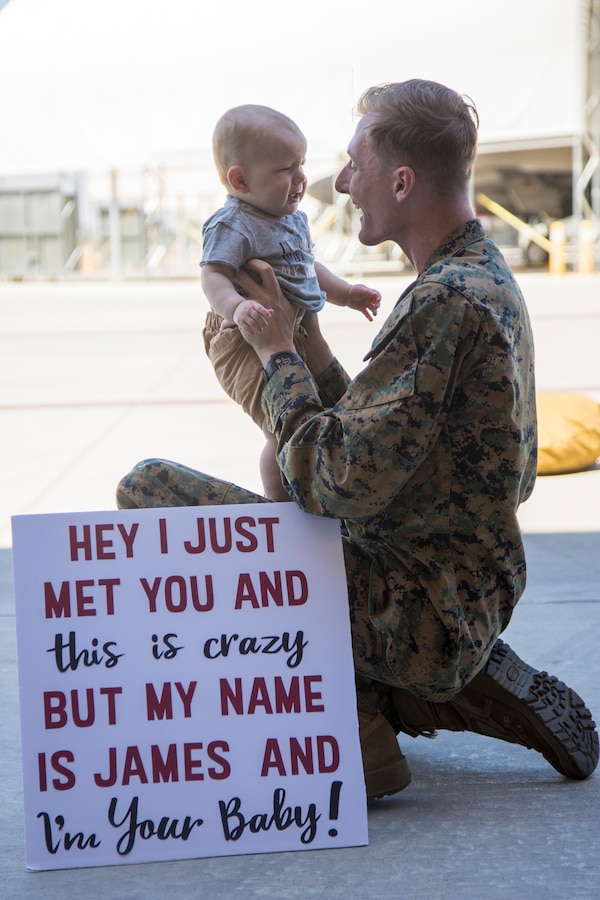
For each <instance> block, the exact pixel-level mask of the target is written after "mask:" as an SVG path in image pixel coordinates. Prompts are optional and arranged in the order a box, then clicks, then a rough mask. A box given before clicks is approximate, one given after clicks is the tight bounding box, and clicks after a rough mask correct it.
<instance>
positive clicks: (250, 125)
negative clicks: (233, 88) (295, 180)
mask: <svg viewBox="0 0 600 900" xmlns="http://www.w3.org/2000/svg"><path fill="white" fill-rule="evenodd" d="M275 128H278V129H280V130H283V131H287V132H288V133H289V134H292V135H293V136H294V137H297V138H301V139H302V141H304V143H305V144H306V138H305V137H304V135H303V134H302V132H301V131H300V129H299V128H298V126H297V125H296V123H295V122H294V121H293V120H292V119H290V118H289V116H285V115H284V114H283V113H280V112H278V111H277V110H276V109H271V107H270V106H258V105H257V104H254V103H247V104H245V105H243V106H234V107H233V108H232V109H229V110H227V112H226V113H223V115H222V116H221V118H220V119H219V121H218V122H217V124H216V126H215V130H214V132H213V156H214V160H215V166H216V167H217V172H218V173H219V178H220V179H221V181H222V182H223V184H224V185H227V173H228V171H229V169H230V168H231V166H242V167H244V166H245V165H247V164H248V163H249V162H250V161H251V159H255V158H256V157H257V156H261V155H264V153H266V152H268V147H269V145H271V146H272V145H273V142H274V140H276V137H277V136H276V133H274V129H275ZM271 129H273V130H271Z"/></svg>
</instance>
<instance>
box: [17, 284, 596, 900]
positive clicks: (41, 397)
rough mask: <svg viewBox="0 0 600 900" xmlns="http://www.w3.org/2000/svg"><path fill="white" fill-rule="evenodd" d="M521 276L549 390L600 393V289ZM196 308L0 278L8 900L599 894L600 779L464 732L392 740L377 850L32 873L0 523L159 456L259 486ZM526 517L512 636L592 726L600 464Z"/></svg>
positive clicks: (160, 292)
mask: <svg viewBox="0 0 600 900" xmlns="http://www.w3.org/2000/svg"><path fill="white" fill-rule="evenodd" d="M360 280H365V281H367V280H368V281H369V283H373V284H374V283H375V282H376V281H377V286H378V287H379V289H380V290H381V291H382V294H383V295H384V307H385V308H387V309H389V308H390V306H391V305H392V304H393V301H394V299H395V297H397V296H398V294H399V293H400V291H401V289H402V287H403V286H404V285H405V284H406V279H404V278H389V277H388V278H386V279H381V280H376V279H372V278H369V279H367V278H366V277H365V278H364V279H360ZM520 281H521V284H522V287H523V289H524V293H525V296H526V298H527V301H528V305H529V308H530V312H531V315H532V320H533V326H534V334H535V337H536V346H537V374H538V388H539V389H551V390H574V391H578V392H581V393H586V394H588V395H590V396H593V397H595V398H596V399H598V400H599V401H600V354H599V353H598V347H599V344H600V340H599V339H600V299H599V298H600V277H599V276H590V277H583V276H575V275H569V276H565V277H563V278H556V277H555V278H552V277H549V276H546V275H537V274H524V275H522V276H520ZM383 314H385V311H384V313H383ZM202 318H203V301H202V298H201V294H200V291H199V286H198V285H197V284H195V283H192V282H176V283H172V282H164V283H156V282H155V283H151V284H147V283H139V282H138V283H122V284H110V283H101V282H96V283H87V284H81V283H78V282H71V283H53V284H43V283H25V284H14V283H1V282H0V322H1V326H0V327H1V332H0V425H1V434H2V437H3V440H2V442H1V445H0V473H1V475H0V477H1V479H2V484H1V493H0V497H1V501H0V502H1V508H0V672H1V679H2V713H3V715H2V727H1V729H0V748H1V754H2V755H1V758H2V761H3V766H2V767H1V771H0V802H1V808H2V818H1V823H0V834H1V843H0V873H1V880H0V894H1V895H2V897H6V898H7V900H20V898H36V900H39V898H44V900H46V898H48V900H52V898H55V897H56V898H58V897H64V896H69V897H71V898H74V900H78V898H84V897H86V898H87V897H89V896H110V897H114V898H128V900H136V898H145V900H151V898H155V897H156V898H159V897H160V898H162V897H163V896H164V895H165V894H166V893H167V892H171V893H172V894H174V895H175V896H177V897H182V898H207V900H212V898H215V897H224V898H229V897H231V898H234V897H238V896H239V897H242V896H244V897H253V898H254V897H255V898H261V897H270V898H277V900H286V898H305V897H318V898H326V900H330V898H331V900H334V898H338V897H339V898H344V900H359V898H361V900H363V898H364V900H378V898H388V897H389V896H396V897H401V898H450V900H455V898H456V900H459V898H461V900H462V898H466V900H469V898H473V900H480V898H482V897H486V898H490V900H496V898H498V900H500V898H506V897H510V898H527V900H538V898H539V900H554V898H555V900H571V898H595V897H597V896H598V891H599V885H600V839H599V834H600V812H599V810H600V776H598V775H597V774H596V775H595V776H593V777H592V778H591V779H589V780H587V781H585V782H569V781H566V780H565V779H563V778H561V777H560V776H559V775H558V774H557V773H555V772H554V770H553V769H552V768H550V767H549V766H548V765H547V763H546V762H545V761H544V760H543V759H542V758H541V757H539V756H538V755H537V754H535V753H533V752H530V751H527V750H525V749H524V748H521V747H515V746H512V745H509V744H503V743H501V742H498V741H493V740H489V739H485V738H482V737H479V736H477V735H471V734H466V735H461V734H448V733H442V734H440V735H439V736H438V738H437V739H436V740H434V741H428V740H425V739H417V740H412V739H410V738H404V739H403V740H402V742H401V743H402V747H403V750H404V752H405V753H406V755H407V756H408V757H409V761H410V765H411V769H412V772H413V783H412V785H411V786H410V788H408V789H407V790H406V791H405V792H404V793H402V794H399V795H397V796H396V797H391V798H387V799H385V800H383V801H380V802H377V803H374V804H371V806H370V808H369V845H368V847H361V848H351V849H341V850H320V851H312V852H311V851H306V852H294V853H279V854H270V855H255V856H239V857H227V858H224V857H222V858H212V859H199V860H188V861H184V862H165V863H156V864H145V865H125V866H114V867H108V868H95V869H79V870H76V869H72V870H62V871H55V872H42V873H32V872H28V871H27V870H26V868H25V855H24V834H23V809H22V789H21V773H20V738H19V724H18V718H19V714H18V685H17V670H16V658H15V657H16V651H15V627H14V598H13V591H12V569H11V550H10V547H11V532H10V516H11V515H15V514H25V513H43V512H62V511H76V510H96V509H98V510H99V509H112V508H114V499H113V498H114V487H115V484H116V483H117V481H118V480H119V478H120V476H121V475H122V474H123V473H124V472H125V471H126V470H127V469H129V468H130V466H131V465H132V464H133V463H134V462H136V461H137V460H138V459H140V458H144V457H148V456H163V457H168V458H172V459H176V460H179V461H181V462H184V463H187V464H189V465H192V466H196V467H198V468H203V469H204V470H205V471H210V472H213V473H214V474H215V475H219V476H221V477H225V478H229V479H231V480H233V481H237V482H238V483H241V484H244V485H245V486H247V487H250V488H254V489H258V488H259V482H258V471H257V458H258V453H259V451H260V447H261V436H260V433H259V431H258V429H256V428H255V426H253V425H252V423H250V422H247V421H246V420H245V418H244V416H243V415H242V414H241V413H240V412H239V411H238V410H237V408H236V407H235V406H234V405H233V404H232V403H231V402H230V401H229V400H227V398H224V397H223V396H222V395H221V392H220V389H219V388H218V386H217V385H216V383H215V381H214V378H213V375H212V372H211V370H210V367H209V366H208V364H207V362H206V360H205V359H204V355H203V351H202V348H201V337H200V330H201V324H202ZM323 321H324V327H325V328H326V329H327V331H328V334H329V335H330V340H331V343H332V344H333V346H334V347H335V348H336V350H338V354H339V356H340V358H341V359H342V361H343V362H344V363H345V365H346V367H347V368H348V370H349V371H350V372H353V371H356V370H357V369H358V367H359V366H360V359H361V357H362V355H363V353H364V352H365V350H366V349H367V347H368V345H369V343H370V340H371V336H372V334H374V333H375V332H374V329H375V327H376V326H370V325H368V323H366V321H363V320H361V317H359V316H357V315H355V314H353V313H351V312H347V311H344V310H335V309H332V310H328V311H327V313H326V314H325V315H324V317H323ZM240 448H241V449H240ZM521 522H522V527H523V529H524V531H525V535H526V547H527V553H528V560H529V584H528V588H527V591H526V594H525V596H524V598H523V600H522V601H521V603H520V605H519V608H518V610H517V612H516V614H515V616H514V618H513V621H512V622H511V624H510V626H509V629H508V630H507V632H506V635H505V637H506V639H507V640H508V642H509V643H511V644H512V645H513V646H514V648H515V649H516V650H517V652H518V653H519V654H520V655H522V656H524V657H525V658H526V659H527V660H528V661H529V662H531V663H532V664H534V665H536V666H538V667H539V668H544V669H547V670H549V671H551V672H552V673H554V674H557V675H558V676H559V677H560V678H562V679H563V680H565V681H567V682H568V683H569V684H571V685H572V686H573V687H574V688H575V689H576V690H577V691H578V692H579V693H580V694H581V695H582V696H583V697H584V699H585V701H586V703H587V704H588V706H589V707H590V708H591V710H592V712H593V713H595V716H596V718H598V717H600V656H599V654H598V652H597V642H598V638H599V635H600V554H599V553H598V550H599V549H600V472H599V471H598V469H595V470H592V471H588V472H584V473H579V474H575V475H565V476H556V477H550V478H548V477H547V478H540V479H539V480H538V484H537V486H536V489H535V492H534V495H533V497H532V499H531V500H530V501H528V503H527V504H525V506H524V507H523V509H522V514H521Z"/></svg>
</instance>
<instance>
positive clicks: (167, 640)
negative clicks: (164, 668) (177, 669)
mask: <svg viewBox="0 0 600 900" xmlns="http://www.w3.org/2000/svg"><path fill="white" fill-rule="evenodd" d="M176 637H177V635H176V634H173V633H172V632H170V633H169V634H164V635H163V639H162V640H163V644H164V645H165V647H166V648H167V649H166V650H162V651H161V650H159V648H158V635H157V634H153V635H152V644H153V646H152V656H153V657H154V659H174V658H175V657H176V656H177V653H178V652H179V650H183V646H179V647H176V646H175V644H174V643H173V642H172V640H171V638H176Z"/></svg>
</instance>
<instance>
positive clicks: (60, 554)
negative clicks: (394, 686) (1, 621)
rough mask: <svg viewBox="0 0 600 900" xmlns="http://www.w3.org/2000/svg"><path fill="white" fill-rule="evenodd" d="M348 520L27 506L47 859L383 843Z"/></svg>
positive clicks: (27, 759) (27, 770)
mask: <svg viewBox="0 0 600 900" xmlns="http://www.w3.org/2000/svg"><path fill="white" fill-rule="evenodd" d="M339 532H340V529H339V522H337V521H335V520H328V519H322V518H318V517H315V516H308V515H306V514H304V513H302V512H300V511H299V510H298V509H297V508H296V507H295V506H294V504H292V503H277V504H259V505H244V506H227V507H223V506H221V507H182V508H177V509H148V510H122V511H111V512H90V513H73V514H59V515H35V516H16V517H14V518H13V538H14V540H13V558H14V569H15V592H16V610H17V641H18V657H19V680H20V701H21V731H22V748H23V772H24V792H25V824H26V843H27V865H28V867H29V868H31V869H56V868H71V867H77V866H98V865H112V864H118V863H140V862H150V861H152V862H155V861H158V860H172V859H184V858H191V857H204V856H222V855H229V854H240V853H267V852H273V851H281V850H308V849H316V848H323V847H344V846H357V845H362V844H366V843H367V841H368V838H367V817H366V797H365V786H364V777H363V771H362V764H361V755H360V744H359V739H358V722H357V714H356V700H355V690H354V671H353V664H352V653H351V644H350V626H349V616H348V599H347V589H346V580H345V574H344V562H343V553H342V546H341V539H340V533H339Z"/></svg>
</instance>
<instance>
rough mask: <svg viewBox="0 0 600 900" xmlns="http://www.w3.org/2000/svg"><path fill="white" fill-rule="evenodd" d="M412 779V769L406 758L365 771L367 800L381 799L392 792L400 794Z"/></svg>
mask: <svg viewBox="0 0 600 900" xmlns="http://www.w3.org/2000/svg"><path fill="white" fill-rule="evenodd" d="M410 781H411V774H410V769H409V768H408V763H407V761H406V759H405V758H402V759H401V760H399V761H398V762H396V763H393V765H391V766H384V767H383V768H382V769H375V771H372V772H367V773H365V785H366V788H367V800H379V799H380V798H381V797H387V796H389V795H391V794H398V793H400V791H403V790H404V788H407V787H408V786H409V784H410Z"/></svg>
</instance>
